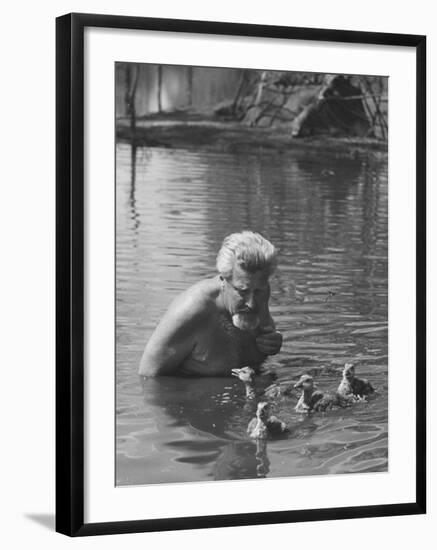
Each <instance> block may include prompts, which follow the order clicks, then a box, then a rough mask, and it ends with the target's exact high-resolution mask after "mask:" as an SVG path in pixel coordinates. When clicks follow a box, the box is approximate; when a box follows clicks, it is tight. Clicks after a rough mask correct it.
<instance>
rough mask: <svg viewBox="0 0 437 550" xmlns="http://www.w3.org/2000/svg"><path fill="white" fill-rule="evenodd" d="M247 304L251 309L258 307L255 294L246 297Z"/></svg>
mask: <svg viewBox="0 0 437 550" xmlns="http://www.w3.org/2000/svg"><path fill="white" fill-rule="evenodd" d="M246 306H247V307H248V308H249V309H256V300H255V295H254V294H253V293H252V294H250V295H249V296H248V297H247V298H246Z"/></svg>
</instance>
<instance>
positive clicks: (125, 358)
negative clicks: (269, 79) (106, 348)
mask: <svg viewBox="0 0 437 550" xmlns="http://www.w3.org/2000/svg"><path fill="white" fill-rule="evenodd" d="M116 199H117V207H116V220H117V273H116V276H117V289H116V290H117V295H116V301H117V304H116V315H117V318H116V343H117V348H116V358H117V369H116V387H117V393H116V404H117V462H116V464H117V466H116V470H117V471H116V478H117V484H121V485H128V484H145V483H160V482H166V483H173V482H180V481H199V480H218V479H220V480H224V479H243V478H256V477H264V476H266V477H278V476H290V475H309V474H326V473H346V472H347V473H352V472H364V471H381V470H386V469H387V461H388V455H387V162H386V157H384V156H382V155H378V154H374V153H371V154H370V153H369V155H368V156H367V157H366V158H355V157H354V158H349V157H346V158H342V157H339V156H338V155H334V154H325V155H324V154H317V155H315V154H313V153H312V152H311V151H307V152H305V153H302V152H301V153H298V152H295V153H292V154H290V153H287V154H282V153H277V152H274V151H273V152H269V153H257V154H242V153H235V154H229V153H212V152H206V151H202V152H201V153H196V152H192V151H179V150H171V149H165V150H163V149H143V148H136V147H130V146H129V145H118V146H117V189H116ZM245 228H250V229H252V230H255V231H259V232H261V233H262V234H263V235H265V236H266V237H267V238H269V239H271V240H272V241H273V242H274V244H275V245H277V247H278V248H279V268H278V271H277V272H276V273H275V274H274V276H273V278H272V298H271V309H272V314H273V316H274V318H275V320H276V321H277V325H278V329H279V330H281V331H282V333H283V336H284V345H283V349H282V351H281V353H280V354H279V355H278V356H276V357H274V358H270V359H269V361H268V365H267V366H268V367H269V368H272V369H274V370H275V371H276V372H277V374H278V376H279V382H281V383H289V382H292V381H293V380H296V378H298V377H299V376H300V374H302V373H303V372H310V373H311V374H313V375H314V376H316V379H317V383H318V384H319V387H320V388H321V389H324V390H325V389H326V390H332V389H335V388H336V386H337V385H338V382H339V380H340V378H341V368H342V365H343V363H344V362H345V361H349V360H353V361H354V362H355V364H356V365H357V371H358V374H359V375H360V376H363V377H367V378H370V379H371V380H372V382H373V383H374V385H375V386H376V387H377V388H378V397H377V399H375V400H372V401H370V402H369V403H363V404H359V405H357V406H356V407H354V408H353V409H351V410H341V411H332V412H330V413H327V414H325V415H313V416H311V417H302V416H300V415H298V414H297V413H295V411H294V405H295V399H293V398H287V399H281V400H277V401H276V402H275V403H274V407H275V408H276V410H275V411H274V414H277V415H278V416H279V417H280V418H281V419H283V420H284V421H285V422H286V423H287V425H288V426H289V428H290V433H289V434H288V436H287V437H284V438H281V439H274V440H269V441H267V442H262V443H257V442H256V441H252V440H249V439H248V437H247V435H246V428H247V425H248V423H249V421H250V419H251V418H252V417H253V416H254V413H255V407H256V404H255V403H251V402H247V401H246V399H245V398H244V392H243V388H242V387H241V384H240V383H239V381H238V380H236V379H225V378H217V379H196V378H171V377H168V378H159V379H157V380H148V381H146V382H145V383H143V384H141V383H140V381H139V378H138V376H137V369H138V364H139V360H140V357H141V354H142V351H143V349H144V345H145V342H146V341H147V339H148V337H149V336H150V334H151V332H152V330H153V328H154V326H155V325H156V323H157V322H158V321H159V319H160V317H161V316H162V314H163V312H164V311H165V309H166V308H167V306H168V304H169V302H170V300H171V299H172V298H173V297H174V296H176V295H177V294H178V293H179V292H181V291H182V290H184V289H185V288H186V287H187V286H188V285H190V284H192V283H194V282H196V281H198V280H199V279H200V278H202V277H205V276H211V275H212V274H213V273H214V265H215V256H216V254H217V251H218V249H219V247H220V245H221V242H222V240H223V238H224V236H226V235H227V234H229V233H230V232H232V231H240V230H242V229H245ZM257 384H258V385H259V386H260V388H259V389H262V388H261V387H262V385H263V384H264V382H262V381H261V380H258V381H257Z"/></svg>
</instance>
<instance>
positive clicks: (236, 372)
mask: <svg viewBox="0 0 437 550" xmlns="http://www.w3.org/2000/svg"><path fill="white" fill-rule="evenodd" d="M240 372H241V369H232V370H231V374H232V376H237V377H239V376H240Z"/></svg>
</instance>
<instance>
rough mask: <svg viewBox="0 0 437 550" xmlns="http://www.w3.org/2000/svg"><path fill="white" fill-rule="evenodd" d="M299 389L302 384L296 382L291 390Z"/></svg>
mask: <svg viewBox="0 0 437 550" xmlns="http://www.w3.org/2000/svg"><path fill="white" fill-rule="evenodd" d="M301 387H302V382H297V383H296V384H295V385H294V386H293V388H294V389H296V390H297V389H299V388H301Z"/></svg>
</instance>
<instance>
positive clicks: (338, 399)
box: [294, 374, 352, 412]
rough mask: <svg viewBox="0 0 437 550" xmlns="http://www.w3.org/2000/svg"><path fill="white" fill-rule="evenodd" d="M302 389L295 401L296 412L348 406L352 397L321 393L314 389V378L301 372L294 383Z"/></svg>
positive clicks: (297, 387)
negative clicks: (298, 378)
mask: <svg viewBox="0 0 437 550" xmlns="http://www.w3.org/2000/svg"><path fill="white" fill-rule="evenodd" d="M294 387H295V388H296V389H301V390H302V395H301V396H300V398H299V401H298V402H297V405H296V407H295V410H296V411H297V412H312V411H326V410H329V409H333V408H336V407H341V408H345V407H349V406H350V405H351V404H352V399H351V398H349V397H348V396H344V395H340V394H339V393H334V394H332V393H323V392H321V391H318V390H316V389H315V386H314V378H313V377H312V376H310V375H309V374H303V375H302V376H301V377H300V380H299V381H298V382H297V383H296V384H295V385H294Z"/></svg>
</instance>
